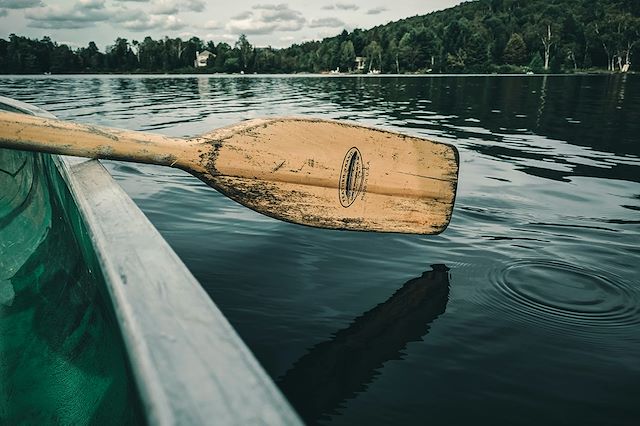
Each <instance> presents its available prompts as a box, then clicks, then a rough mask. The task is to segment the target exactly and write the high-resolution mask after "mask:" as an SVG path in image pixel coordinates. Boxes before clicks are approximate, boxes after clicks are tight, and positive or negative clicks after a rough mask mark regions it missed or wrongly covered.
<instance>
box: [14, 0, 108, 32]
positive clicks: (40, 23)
mask: <svg viewBox="0 0 640 426" xmlns="http://www.w3.org/2000/svg"><path fill="white" fill-rule="evenodd" d="M25 17H26V18H27V19H28V20H29V24H28V25H29V26H30V27H33V28H47V29H58V28H67V29H77V28H86V27H90V26H92V25H94V24H95V23H97V22H103V21H106V20H108V19H110V18H111V17H112V12H108V11H107V10H106V8H105V7H104V0H78V1H77V2H76V3H75V4H73V5H71V6H70V7H60V6H51V7H43V8H39V9H35V10H29V11H27V13H26V14H25Z"/></svg>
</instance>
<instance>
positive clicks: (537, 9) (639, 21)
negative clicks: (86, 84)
mask: <svg viewBox="0 0 640 426" xmlns="http://www.w3.org/2000/svg"><path fill="white" fill-rule="evenodd" d="M205 49H206V50H209V51H210V52H212V53H214V54H215V56H212V57H211V58H210V59H209V61H208V63H207V66H206V67H203V68H197V69H196V68H194V59H195V54H196V52H197V51H203V50H205ZM356 57H361V58H364V67H363V68H362V69H360V70H356V69H355V67H356ZM634 60H635V63H637V64H638V65H640V0H476V1H469V2H466V3H463V4H461V5H459V6H456V7H453V8H450V9H447V10H443V11H439V12H434V13H431V14H428V15H424V16H414V17H411V18H407V19H404V20H400V21H397V22H393V23H389V24H387V25H383V26H378V27H374V28H371V29H369V30H360V29H356V30H354V31H352V32H350V33H349V32H347V31H343V32H342V33H341V34H340V35H337V36H336V37H331V38H326V39H324V40H322V41H315V42H308V43H303V44H295V45H293V46H291V47H288V48H285V49H273V48H255V47H254V46H252V45H251V43H250V42H249V40H248V39H247V38H246V37H245V36H241V37H240V38H239V40H238V41H237V42H236V43H235V44H234V45H233V46H231V45H229V44H227V43H224V42H220V43H216V42H215V41H207V42H205V41H203V40H200V39H198V38H196V37H194V38H191V39H189V40H181V39H179V38H168V37H165V38H164V39H161V40H153V39H152V38H150V37H146V38H144V39H143V40H142V41H137V40H132V41H128V40H126V39H123V38H118V39H116V41H115V43H114V44H113V45H112V46H109V47H108V48H107V49H106V52H104V53H103V52H101V51H100V50H99V49H98V47H97V46H96V45H95V43H93V42H89V44H88V46H87V47H84V48H79V49H72V48H70V47H69V46H67V45H64V44H58V43H56V42H54V41H52V40H51V39H49V38H48V37H45V38H43V39H41V40H34V39H29V38H26V37H21V36H17V35H14V34H12V35H11V36H10V37H9V40H4V39H0V73H4V74H7V73H16V74H19V73H43V72H52V73H73V72H228V73H235V72H245V73H254V72H257V73H295V72H328V71H330V70H340V71H341V72H369V71H374V70H375V71H380V72H382V73H424V72H432V73H484V72H525V71H534V72H573V71H576V70H585V69H602V70H609V71H619V70H622V69H623V68H625V65H631V69H632V70H633V69H634V68H635V67H634V66H633V65H634ZM638 68H640V67H638Z"/></svg>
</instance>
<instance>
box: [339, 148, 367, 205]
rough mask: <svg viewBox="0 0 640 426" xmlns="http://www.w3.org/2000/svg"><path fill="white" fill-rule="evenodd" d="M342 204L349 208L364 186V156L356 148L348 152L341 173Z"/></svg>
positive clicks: (340, 190)
mask: <svg viewBox="0 0 640 426" xmlns="http://www.w3.org/2000/svg"><path fill="white" fill-rule="evenodd" d="M338 185H339V187H338V189H339V192H340V204H342V206H343V207H349V206H350V205H351V204H353V202H354V201H355V200H356V198H358V195H359V194H360V193H361V192H362V187H363V185H364V165H363V163H362V154H360V151H358V148H356V147H355V146H354V147H353V148H351V149H350V150H349V151H347V155H345V156H344V161H343V162H342V171H341V172H340V183H339V184H338Z"/></svg>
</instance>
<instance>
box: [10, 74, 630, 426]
mask: <svg viewBox="0 0 640 426" xmlns="http://www.w3.org/2000/svg"><path fill="white" fill-rule="evenodd" d="M0 95H5V96H10V97H14V98H16V99H19V100H23V101H27V102H31V103H33V104H36V105H38V106H41V107H44V108H45V109H48V110H49V111H51V112H53V113H54V114H56V115H58V116H59V117H61V118H66V119H73V120H77V121H80V122H86V123H97V124H103V125H109V126H115V127H123V128H129V129H135V130H146V131H153V132H158V133H163V134H167V135H173V136H194V135H197V134H200V133H204V132H206V131H209V130H211V129H214V128H217V127H221V126H225V125H230V124H233V123H236V122H238V121H241V120H244V119H248V118H254V117H261V116H274V115H312V116H318V117H324V118H336V119H348V120H354V121H357V122H360V123H363V124H367V125H374V126H380V127H382V128H386V129H390V130H395V131H400V132H404V133H408V134H412V135H418V136H423V137H427V138H431V139H433V140H437V141H441V142H447V143H451V144H454V145H455V146H457V148H458V149H459V151H460V158H461V164H460V167H461V168H460V181H459V186H458V197H457V200H456V206H455V210H454V214H453V219H452V222H451V225H450V226H449V228H448V229H447V230H446V231H445V232H444V233H442V234H441V235H439V236H410V235H409V236H407V235H393V234H366V233H351V232H340V231H328V230H318V229H311V228H306V227H302V226H296V225H292V224H288V223H281V222H278V221H275V220H273V219H270V218H267V217H264V216H261V215H259V214H257V213H254V212H252V211H249V210H248V209H246V208H243V207H241V206H239V205H237V204H235V203H234V202H233V201H230V200H229V199H227V198H225V197H223V196H221V195H219V194H218V193H216V192H215V191H213V190H211V189H209V188H207V187H205V186H204V185H203V184H202V183H200V182H199V181H198V180H196V179H195V178H193V177H191V176H189V175H187V174H186V173H183V172H181V171H177V170H173V169H168V168H160V167H154V166H147V165H135V164H125V163H116V162H107V166H108V168H109V169H110V171H111V172H112V173H113V174H114V176H115V177H116V179H117V180H118V181H119V183H120V184H121V185H122V186H123V187H124V188H125V190H126V191H127V192H128V193H129V194H130V195H131V197H132V198H133V199H134V200H135V201H136V202H137V203H138V205H139V206H140V207H141V208H142V210H143V211H144V212H145V214H146V215H147V216H148V217H149V218H150V219H151V221H152V222H153V223H154V224H155V226H156V227H157V228H158V229H159V230H160V232H161V233H162V234H163V235H164V237H165V238H166V239H167V240H168V241H169V243H170V244H171V245H172V246H173V248H174V249H175V250H176V252H177V253H178V254H179V255H180V257H181V258H182V259H183V260H184V262H185V263H186V264H187V266H188V267H189V269H190V270H191V271H192V272H193V274H194V275H195V276H196V277H197V278H198V280H199V281H200V282H201V283H202V285H203V287H204V288H205V289H206V291H207V292H208V293H209V294H210V295H211V297H212V298H213V300H214V301H215V302H216V303H217V304H218V305H219V307H220V308H221V309H222V311H223V312H224V313H225V314H226V315H227V317H228V318H229V320H230V321H231V323H232V324H233V325H234V327H235V328H236V329H237V330H238V332H239V334H240V335H241V336H242V338H243V339H244V340H245V342H246V343H247V344H248V345H249V347H250V348H251V349H252V350H253V352H254V353H255V354H256V356H257V358H258V359H259V361H260V362H261V363H262V365H263V366H264V367H265V368H266V370H267V371H268V373H269V374H270V375H271V376H272V377H273V378H274V379H275V380H276V381H277V382H278V384H279V385H280V387H281V388H282V389H283V391H284V392H285V394H286V395H287V396H288V397H289V399H290V400H291V401H292V403H293V405H294V406H295V408H296V409H297V410H298V411H299V412H300V414H301V415H302V416H303V418H304V419H306V420H307V421H308V422H309V423H320V424H332V425H353V424H367V425H376V424H427V423H429V424H441V425H468V424H470V423H483V424H514V425H515V424H521V425H539V424H580V425H602V424H608V425H614V424H615V425H637V424H640V404H638V401H640V278H639V276H640V274H639V272H640V76H636V75H628V76H619V75H618V76H608V75H602V76H549V77H541V76H527V77H509V76H478V77H446V76H442V77H371V78H368V77H335V78H328V77H324V78H323V77H297V76H296V77H261V76H245V77H226V76H225V77H222V76H221V77H208V76H197V77H195V76H194V77H189V76H185V77H182V76H151V77H149V76H134V77H131V76H79V77H74V76H69V77H56V76H46V77H7V76H4V77H0Z"/></svg>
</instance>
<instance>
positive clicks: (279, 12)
mask: <svg viewBox="0 0 640 426" xmlns="http://www.w3.org/2000/svg"><path fill="white" fill-rule="evenodd" d="M253 9H254V11H247V12H244V13H241V14H240V15H236V16H234V17H233V18H231V20H230V21H229V23H227V25H226V27H225V28H226V30H227V31H228V32H230V33H235V34H271V33H273V32H275V31H298V30H300V29H302V26H303V25H304V24H305V23H306V19H305V18H304V17H303V16H302V13H300V12H298V11H297V10H292V9H289V6H287V5H286V4H275V5H272V4H259V5H256V6H254V7H253Z"/></svg>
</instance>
